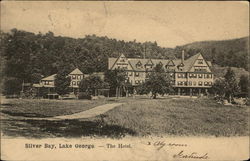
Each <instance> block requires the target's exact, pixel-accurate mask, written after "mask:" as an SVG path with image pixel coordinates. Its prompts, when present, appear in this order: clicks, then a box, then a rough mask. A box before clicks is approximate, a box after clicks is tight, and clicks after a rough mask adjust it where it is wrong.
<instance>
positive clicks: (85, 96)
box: [78, 92, 91, 100]
mask: <svg viewBox="0 0 250 161" xmlns="http://www.w3.org/2000/svg"><path fill="white" fill-rule="evenodd" d="M78 99H88V100H91V95H90V94H89V93H88V92H80V93H79V94H78Z"/></svg>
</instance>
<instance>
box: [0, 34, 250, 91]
mask: <svg viewBox="0 0 250 161" xmlns="http://www.w3.org/2000/svg"><path fill="white" fill-rule="evenodd" d="M224 46H225V45H224ZM182 49H185V50H186V53H187V54H186V56H187V57H188V56H192V55H194V54H196V53H197V52H199V51H201V49H199V48H197V47H189V48H188V49H187V48H185V47H183V46H179V47H176V48H174V49H173V48H164V47H160V46H159V45H158V44H157V42H144V43H141V42H137V41H136V40H134V41H128V42H125V41H123V40H116V39H112V38H108V37H106V36H101V37H100V36H99V37H98V36H96V35H86V36H85V37H84V38H77V39H76V38H69V37H63V36H55V35H54V33H52V32H48V33H45V34H42V33H38V34H34V33H31V32H27V31H22V30H18V29H12V30H11V31H10V32H8V33H6V32H2V31H1V32H0V53H1V55H0V59H1V60H0V61H1V84H2V85H3V87H5V88H3V91H2V92H3V93H9V94H13V93H18V92H19V91H20V90H21V84H22V83H23V82H25V83H38V82H39V80H40V79H41V78H43V77H45V76H49V75H52V74H56V73H58V72H60V70H62V69H63V70H65V71H66V72H70V71H72V70H73V69H75V68H79V69H80V70H81V71H82V72H83V73H85V74H91V73H93V72H107V70H108V58H109V57H118V56H119V55H120V53H124V54H125V55H126V56H127V57H131V58H138V57H140V58H143V57H146V58H161V59H169V58H170V59H175V58H179V57H180V55H181V54H180V53H181V50H182ZM207 51H208V50H205V51H204V53H202V54H203V55H204V56H205V58H207V60H214V63H217V64H219V65H222V66H237V67H244V68H246V67H245V66H246V64H247V63H246V61H247V59H245V58H246V53H245V50H243V51H242V54H239V53H235V51H232V52H227V51H226V50H225V51H226V52H225V53H224V52H223V50H217V48H215V49H213V48H211V51H210V49H209V53H210V54H207V53H208V52H207ZM237 52H240V47H238V48H237ZM212 53H213V54H212ZM211 55H215V56H214V57H213V56H211ZM221 55H224V56H223V58H220V56H221ZM225 58H226V59H225ZM224 60H226V61H224ZM235 61H236V62H237V63H236V62H235ZM239 62H240V63H239Z"/></svg>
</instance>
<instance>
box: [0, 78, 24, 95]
mask: <svg viewBox="0 0 250 161" xmlns="http://www.w3.org/2000/svg"><path fill="white" fill-rule="evenodd" d="M3 82H4V84H3V94H6V95H12V94H20V91H21V90H22V81H21V80H20V79H18V78H15V77H7V78H5V79H4V81H3Z"/></svg>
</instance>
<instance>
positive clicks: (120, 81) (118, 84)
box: [104, 69, 130, 97]
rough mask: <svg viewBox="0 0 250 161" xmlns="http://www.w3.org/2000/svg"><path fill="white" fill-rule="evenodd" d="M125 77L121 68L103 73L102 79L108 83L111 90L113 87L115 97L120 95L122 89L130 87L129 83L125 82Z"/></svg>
mask: <svg viewBox="0 0 250 161" xmlns="http://www.w3.org/2000/svg"><path fill="white" fill-rule="evenodd" d="M126 77H127V76H126V73H125V71H124V70H121V69H115V70H110V71H107V72H106V73H105V78H104V80H105V82H107V83H109V84H110V88H111V90H112V89H113V90H114V89H115V93H116V97H119V96H120V95H121V92H122V91H121V90H122V89H128V88H129V87H130V85H129V83H127V82H126ZM125 91H128V90H125Z"/></svg>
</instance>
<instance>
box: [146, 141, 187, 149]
mask: <svg viewBox="0 0 250 161" xmlns="http://www.w3.org/2000/svg"><path fill="white" fill-rule="evenodd" d="M148 145H153V146H155V147H156V148H157V150H160V149H162V148H163V147H165V146H169V147H173V146H179V147H183V146H187V144H177V143H165V141H156V142H154V143H153V144H152V143H151V142H148Z"/></svg>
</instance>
